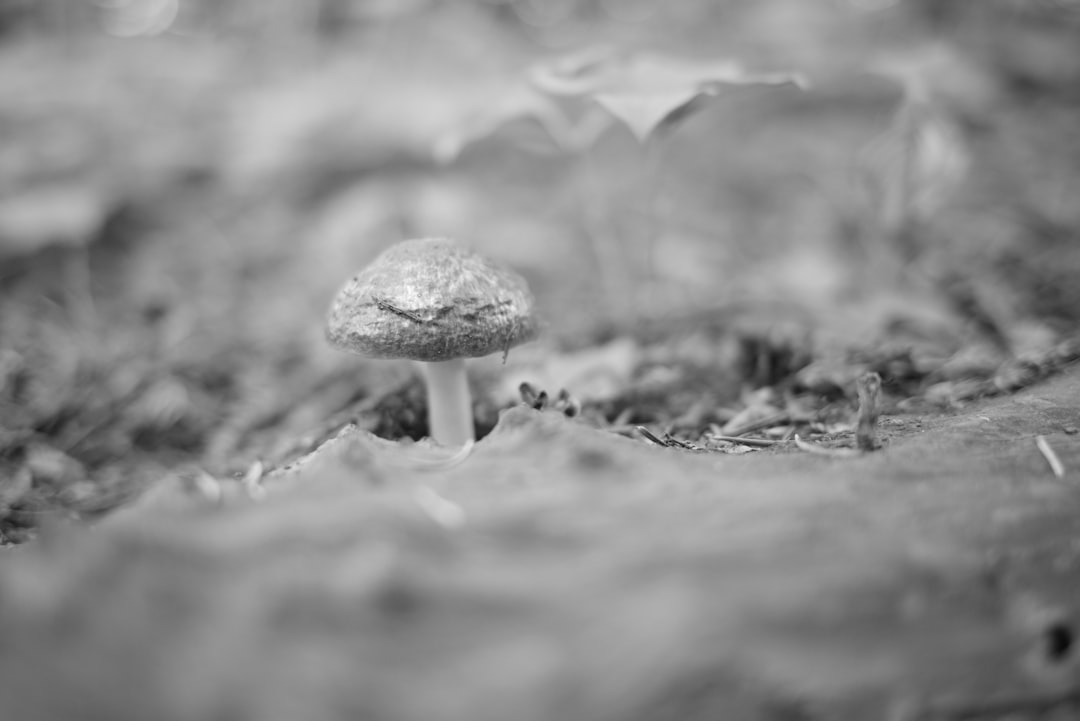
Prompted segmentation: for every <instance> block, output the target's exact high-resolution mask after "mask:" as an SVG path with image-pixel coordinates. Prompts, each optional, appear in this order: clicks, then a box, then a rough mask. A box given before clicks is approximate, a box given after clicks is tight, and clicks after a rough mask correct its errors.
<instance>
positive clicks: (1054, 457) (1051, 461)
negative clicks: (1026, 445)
mask: <svg viewBox="0 0 1080 721" xmlns="http://www.w3.org/2000/svg"><path fill="white" fill-rule="evenodd" d="M1035 446H1036V447H1037V448H1038V449H1039V452H1040V453H1042V455H1043V458H1045V459H1046V463H1047V464H1048V465H1049V466H1050V471H1051V472H1052V473H1053V474H1054V476H1055V477H1057V478H1064V477H1065V464H1063V463H1062V462H1061V459H1060V458H1058V454H1057V453H1056V452H1055V451H1054V449H1053V448H1052V447H1051V446H1050V441H1048V440H1046V436H1035Z"/></svg>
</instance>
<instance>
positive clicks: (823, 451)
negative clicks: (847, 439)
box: [795, 433, 863, 458]
mask: <svg viewBox="0 0 1080 721" xmlns="http://www.w3.org/2000/svg"><path fill="white" fill-rule="evenodd" d="M795 445H796V446H798V447H799V450H803V451H806V452H807V453H814V454H816V455H819V456H830V457H832V458H856V457H858V456H861V455H862V453H863V452H862V451H860V450H857V449H855V448H830V447H828V446H823V445H821V444H820V443H811V442H810V441H804V440H803V439H802V438H799V434H797V433H796V434H795Z"/></svg>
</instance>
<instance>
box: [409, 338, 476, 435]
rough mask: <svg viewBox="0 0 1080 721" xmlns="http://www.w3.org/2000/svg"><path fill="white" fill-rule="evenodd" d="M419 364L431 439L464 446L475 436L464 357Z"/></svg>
mask: <svg viewBox="0 0 1080 721" xmlns="http://www.w3.org/2000/svg"><path fill="white" fill-rule="evenodd" d="M420 366H421V369H422V372H423V374H424V383H425V384H426V385H427V396H428V427H429V429H430V434H431V439H432V440H434V441H435V442H436V443H439V444H441V445H444V446H463V445H465V444H466V443H468V442H470V441H472V440H475V438H476V436H475V434H474V432H473V415H472V396H471V395H470V394H469V382H468V379H467V378H466V376H465V359H464V358H455V359H453V360H448V361H439V362H428V363H421V364H420Z"/></svg>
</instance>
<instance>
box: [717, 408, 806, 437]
mask: <svg viewBox="0 0 1080 721" xmlns="http://www.w3.org/2000/svg"><path fill="white" fill-rule="evenodd" d="M790 422H791V414H790V413H788V412H787V411H780V412H778V413H773V414H772V415H770V416H766V417H765V418H760V419H758V420H756V421H750V422H749V423H744V424H742V425H741V426H736V427H735V428H732V429H731V430H729V431H728V433H727V434H728V435H729V436H741V435H743V434H744V433H753V432H754V431H760V430H762V429H765V428H772V427H773V426H779V425H782V424H784V423H790Z"/></svg>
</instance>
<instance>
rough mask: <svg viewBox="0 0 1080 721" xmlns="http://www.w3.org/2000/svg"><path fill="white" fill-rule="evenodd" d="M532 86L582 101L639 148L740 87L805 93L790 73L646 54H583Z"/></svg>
mask: <svg viewBox="0 0 1080 721" xmlns="http://www.w3.org/2000/svg"><path fill="white" fill-rule="evenodd" d="M532 78H533V82H534V84H535V85H536V86H537V87H539V88H540V89H541V90H544V91H545V92H547V93H549V94H552V95H570V96H588V97H590V98H592V99H593V100H594V101H595V102H596V103H598V104H599V105H600V106H601V107H603V108H604V109H605V110H607V111H608V112H609V113H611V114H612V115H613V116H614V117H615V118H616V119H618V120H620V121H621V122H623V123H624V124H625V125H626V126H627V127H628V128H629V129H630V131H631V132H632V133H633V134H634V136H635V137H636V138H637V139H638V140H639V141H642V142H644V141H645V140H646V139H647V138H648V137H649V136H650V135H652V134H653V133H654V132H656V130H657V129H658V128H660V127H662V126H664V125H665V124H671V123H673V122H676V121H677V120H678V119H680V118H683V117H686V116H687V115H689V114H690V113H691V112H692V111H693V110H696V109H698V108H699V107H703V106H704V104H705V103H704V102H702V101H706V100H708V99H711V98H716V97H719V96H721V95H723V94H724V93H725V92H727V91H729V90H731V89H732V88H735V87H739V86H744V85H795V86H796V87H805V86H806V82H805V80H804V79H803V78H802V77H801V76H800V75H798V74H796V73H752V72H748V71H747V70H745V69H744V68H743V67H742V66H741V65H740V64H739V63H737V62H735V61H732V60H686V59H680V58H671V57H667V56H663V55H657V54H652V53H642V54H640V55H632V56H627V57H620V56H617V55H614V54H611V53H607V54H605V53H603V52H602V51H600V52H596V51H594V52H592V53H584V54H581V55H578V56H575V57H574V58H572V59H571V60H570V61H569V62H568V61H565V60H564V61H562V62H560V63H556V64H548V65H541V66H538V67H537V68H536V69H534V71H533V73H532Z"/></svg>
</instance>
